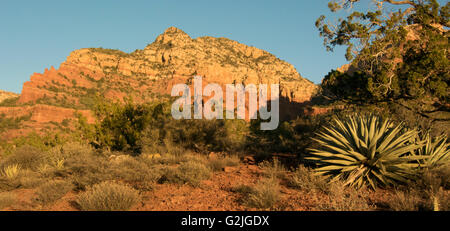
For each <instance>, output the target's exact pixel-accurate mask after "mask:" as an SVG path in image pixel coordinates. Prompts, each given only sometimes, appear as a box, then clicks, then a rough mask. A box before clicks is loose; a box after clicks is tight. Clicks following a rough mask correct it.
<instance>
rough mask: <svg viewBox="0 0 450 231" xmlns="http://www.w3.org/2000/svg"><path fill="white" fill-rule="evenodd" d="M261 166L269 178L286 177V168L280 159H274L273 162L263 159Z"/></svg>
mask: <svg viewBox="0 0 450 231" xmlns="http://www.w3.org/2000/svg"><path fill="white" fill-rule="evenodd" d="M259 166H260V167H261V168H262V170H263V172H264V175H265V176H266V177H267V178H274V177H275V178H280V179H281V178H284V177H285V175H286V172H287V170H286V168H285V167H284V166H283V165H282V164H281V162H280V161H279V160H278V159H274V160H273V161H272V162H269V161H263V162H262V163H261V164H259Z"/></svg>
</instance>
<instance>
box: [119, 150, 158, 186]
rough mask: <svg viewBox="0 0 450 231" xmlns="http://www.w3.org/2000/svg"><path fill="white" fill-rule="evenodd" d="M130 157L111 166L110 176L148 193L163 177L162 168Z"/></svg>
mask: <svg viewBox="0 0 450 231" xmlns="http://www.w3.org/2000/svg"><path fill="white" fill-rule="evenodd" d="M140 160H141V159H137V158H134V157H130V158H128V159H125V160H123V161H120V162H118V163H114V164H113V165H112V166H111V172H112V173H111V174H112V175H113V178H114V179H121V180H123V181H125V182H126V183H128V184H130V185H131V186H133V187H134V188H136V189H138V190H144V191H148V190H151V189H152V188H153V184H154V183H156V182H157V181H158V180H159V179H160V178H161V176H162V175H163V170H162V166H158V165H148V164H146V163H145V162H144V161H140Z"/></svg>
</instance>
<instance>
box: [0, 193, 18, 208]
mask: <svg viewBox="0 0 450 231" xmlns="http://www.w3.org/2000/svg"><path fill="white" fill-rule="evenodd" d="M15 201H16V195H15V194H14V193H12V192H4V193H0V210H1V209H4V208H6V207H9V206H11V205H13V204H14V203H15Z"/></svg>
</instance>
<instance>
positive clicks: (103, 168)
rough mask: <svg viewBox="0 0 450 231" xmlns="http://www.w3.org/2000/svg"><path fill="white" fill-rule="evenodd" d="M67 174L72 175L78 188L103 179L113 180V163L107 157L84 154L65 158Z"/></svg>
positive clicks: (80, 188)
mask: <svg viewBox="0 0 450 231" xmlns="http://www.w3.org/2000/svg"><path fill="white" fill-rule="evenodd" d="M64 164H65V168H66V170H65V171H67V173H66V175H67V176H70V178H71V179H72V182H73V184H74V185H75V186H76V187H75V189H77V190H85V189H86V187H88V186H91V185H94V184H98V183H100V182H103V181H108V180H113V179H114V176H113V174H112V172H111V171H110V167H111V164H110V162H109V161H108V159H107V158H106V157H103V156H99V155H90V154H83V155H79V156H72V157H69V158H67V159H65V162H64Z"/></svg>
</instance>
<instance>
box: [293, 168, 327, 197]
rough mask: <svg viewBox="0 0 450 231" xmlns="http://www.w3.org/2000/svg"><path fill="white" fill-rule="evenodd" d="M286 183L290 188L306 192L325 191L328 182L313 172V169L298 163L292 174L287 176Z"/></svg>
mask: <svg viewBox="0 0 450 231" xmlns="http://www.w3.org/2000/svg"><path fill="white" fill-rule="evenodd" d="M288 185H289V186H290V187H292V188H296V189H300V190H303V191H306V192H313V193H317V192H327V191H328V190H329V182H328V181H327V180H326V179H325V178H324V177H323V176H318V175H316V174H314V170H312V169H309V168H307V167H305V166H303V165H300V166H299V167H298V169H296V170H295V171H294V172H293V173H292V175H290V176H289V177H288Z"/></svg>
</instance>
